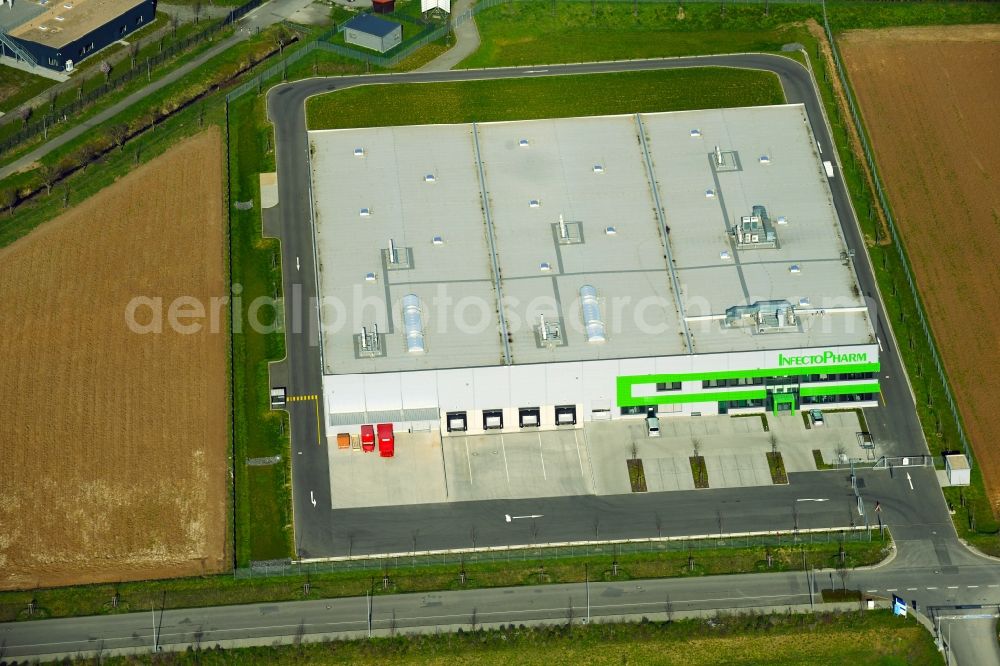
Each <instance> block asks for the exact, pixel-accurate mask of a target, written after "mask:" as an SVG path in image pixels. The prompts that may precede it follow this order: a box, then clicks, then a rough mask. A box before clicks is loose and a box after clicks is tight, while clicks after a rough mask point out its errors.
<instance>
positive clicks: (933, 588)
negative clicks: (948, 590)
mask: <svg viewBox="0 0 1000 666" xmlns="http://www.w3.org/2000/svg"><path fill="white" fill-rule="evenodd" d="M927 589H928V590H936V589H937V588H936V587H928V588H927Z"/></svg>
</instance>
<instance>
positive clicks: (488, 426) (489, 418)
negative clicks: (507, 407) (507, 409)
mask: <svg viewBox="0 0 1000 666" xmlns="http://www.w3.org/2000/svg"><path fill="white" fill-rule="evenodd" d="M502 428H503V410H502V409H485V410H483V430H501V429H502Z"/></svg>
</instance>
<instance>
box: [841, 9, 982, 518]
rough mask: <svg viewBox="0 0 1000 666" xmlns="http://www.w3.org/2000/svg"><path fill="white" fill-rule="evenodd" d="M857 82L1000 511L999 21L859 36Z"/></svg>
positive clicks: (846, 43)
mask: <svg viewBox="0 0 1000 666" xmlns="http://www.w3.org/2000/svg"><path fill="white" fill-rule="evenodd" d="M841 41H842V47H843V53H844V58H845V61H846V65H847V69H848V72H849V75H850V78H851V83H852V85H853V87H854V89H855V91H856V92H857V96H858V99H859V102H860V105H861V108H862V109H863V111H864V119H865V123H866V125H867V127H868V130H869V132H870V134H871V138H872V142H873V144H874V148H875V152H876V159H877V160H878V165H879V169H880V170H881V173H882V177H883V180H884V181H885V185H886V189H887V192H888V194H889V200H890V203H891V204H892V208H893V211H894V212H895V214H896V221H897V223H898V225H899V227H900V233H901V234H902V235H903V238H904V243H905V245H906V249H907V251H908V252H909V256H910V261H911V262H912V264H913V270H914V272H915V274H916V277H917V282H918V287H919V289H920V293H921V295H922V296H923V299H924V303H925V305H926V307H927V313H928V315H929V317H930V320H931V324H932V326H933V329H934V336H935V338H936V339H937V343H938V346H939V349H940V352H941V355H942V357H943V360H944V364H945V366H946V369H947V372H948V377H949V379H950V380H951V385H952V387H953V389H954V391H955V394H956V395H955V397H956V400H957V401H958V403H959V406H960V409H961V412H962V418H963V420H964V421H965V425H966V429H967V431H968V434H969V436H970V437H971V438H972V442H973V445H974V448H975V452H976V455H977V457H978V458H979V462H980V464H981V469H982V470H983V475H984V477H985V480H986V484H987V486H988V489H989V492H990V496H991V499H992V501H993V505H994V507H1000V409H998V407H997V401H998V399H1000V177H998V176H1000V130H998V118H1000V115H998V114H1000V26H957V27H954V28H951V27H947V28H946V27H934V28H926V29H925V28H905V29H898V30H883V31H858V32H852V33H848V34H846V35H845V36H844V38H843V39H842V40H841Z"/></svg>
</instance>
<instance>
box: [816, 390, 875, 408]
mask: <svg viewBox="0 0 1000 666" xmlns="http://www.w3.org/2000/svg"><path fill="white" fill-rule="evenodd" d="M875 399H876V396H875V394H874V393H851V394H848V395H804V396H802V398H801V399H800V400H799V402H801V403H802V404H803V405H822V404H824V403H831V402H871V401H873V400H875Z"/></svg>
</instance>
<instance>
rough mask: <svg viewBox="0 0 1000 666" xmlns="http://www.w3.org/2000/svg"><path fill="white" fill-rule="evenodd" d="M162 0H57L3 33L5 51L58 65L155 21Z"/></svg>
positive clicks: (0, 48) (0, 41)
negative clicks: (159, 0) (159, 1)
mask: <svg viewBox="0 0 1000 666" xmlns="http://www.w3.org/2000/svg"><path fill="white" fill-rule="evenodd" d="M155 16H156V0H55V1H54V2H52V3H51V4H50V5H49V7H48V8H47V9H46V10H45V11H43V12H41V13H39V14H36V15H35V16H32V17H30V18H29V19H28V20H27V21H25V22H24V23H21V24H20V25H17V26H8V27H7V28H6V29H5V30H4V32H3V33H0V53H2V54H3V55H5V56H9V57H12V58H16V59H18V60H22V61H25V62H27V63H29V64H31V65H33V66H38V67H46V68H48V69H54V70H57V71H64V70H71V69H72V68H73V66H74V65H76V63H79V62H80V61H81V60H83V59H84V58H86V57H88V56H89V55H91V54H92V53H95V52H97V51H100V50H101V49H103V48H104V47H105V46H108V45H109V44H113V43H114V42H116V41H118V40H120V39H123V38H125V37H126V36H127V35H129V34H131V33H132V32H134V31H136V30H138V29H139V28H141V27H143V26H144V25H146V24H147V23H150V22H152V21H153V19H154V18H155Z"/></svg>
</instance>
